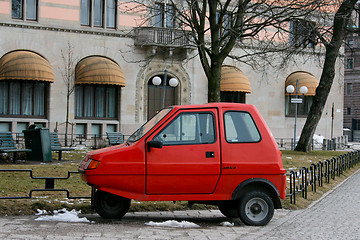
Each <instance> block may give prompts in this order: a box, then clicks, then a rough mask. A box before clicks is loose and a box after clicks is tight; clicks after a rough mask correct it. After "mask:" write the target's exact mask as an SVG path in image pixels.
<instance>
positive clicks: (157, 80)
mask: <svg viewBox="0 0 360 240" xmlns="http://www.w3.org/2000/svg"><path fill="white" fill-rule="evenodd" d="M161 82H162V84H163V97H162V107H161V108H164V107H165V88H166V83H167V70H164V81H162V80H161V77H159V76H155V77H153V79H152V84H154V85H155V86H159V85H160V84H161ZM178 84H179V80H177V79H176V78H170V80H169V85H170V87H173V88H175V87H177V85H178Z"/></svg>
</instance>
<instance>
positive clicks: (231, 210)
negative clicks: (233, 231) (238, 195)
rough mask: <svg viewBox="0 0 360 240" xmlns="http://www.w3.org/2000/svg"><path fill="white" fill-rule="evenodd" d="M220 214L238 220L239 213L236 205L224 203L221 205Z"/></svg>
mask: <svg viewBox="0 0 360 240" xmlns="http://www.w3.org/2000/svg"><path fill="white" fill-rule="evenodd" d="M219 210H220V212H221V213H222V214H223V215H224V216H225V217H228V218H238V217H239V212H238V209H237V206H236V204H234V203H222V204H220V205H219Z"/></svg>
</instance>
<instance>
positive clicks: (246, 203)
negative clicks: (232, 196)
mask: <svg viewBox="0 0 360 240" xmlns="http://www.w3.org/2000/svg"><path fill="white" fill-rule="evenodd" d="M238 212H239V217H240V219H241V221H242V222H243V223H245V224H246V225H250V226H264V225H266V224H267V223H268V222H269V221H270V220H271V219H272V217H273V215H274V203H273V201H272V199H271V197H270V196H269V195H268V194H267V193H265V192H260V191H251V192H248V193H246V194H245V195H244V196H243V197H242V198H241V199H240V201H239V205H238Z"/></svg>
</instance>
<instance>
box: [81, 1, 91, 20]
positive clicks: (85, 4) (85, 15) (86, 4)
mask: <svg viewBox="0 0 360 240" xmlns="http://www.w3.org/2000/svg"><path fill="white" fill-rule="evenodd" d="M90 9H91V0H81V20H80V21H81V25H87V26H89V25H90Z"/></svg>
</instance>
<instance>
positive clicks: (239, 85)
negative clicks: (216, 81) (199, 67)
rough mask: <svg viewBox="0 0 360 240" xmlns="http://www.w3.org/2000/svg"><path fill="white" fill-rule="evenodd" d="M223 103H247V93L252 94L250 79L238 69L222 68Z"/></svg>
mask: <svg viewBox="0 0 360 240" xmlns="http://www.w3.org/2000/svg"><path fill="white" fill-rule="evenodd" d="M220 91H221V92H220V99H221V101H222V102H234V103H245V101H246V93H251V85H250V82H249V79H248V78H247V77H246V76H245V74H244V73H243V72H242V71H241V70H240V69H238V68H236V67H233V66H226V65H225V66H222V68H221V80H220Z"/></svg>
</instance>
